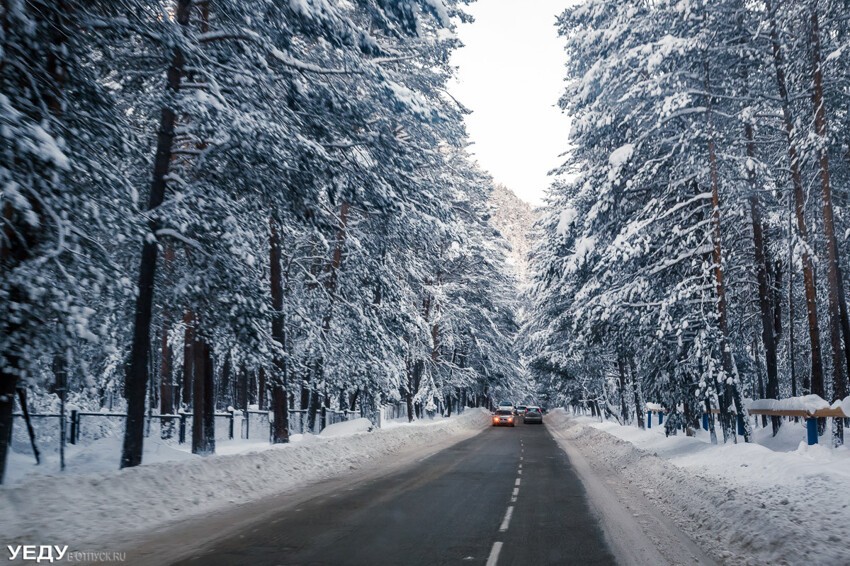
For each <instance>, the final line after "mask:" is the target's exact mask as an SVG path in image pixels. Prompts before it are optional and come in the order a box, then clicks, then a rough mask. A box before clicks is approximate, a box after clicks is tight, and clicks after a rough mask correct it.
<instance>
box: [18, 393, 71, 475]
mask: <svg viewBox="0 0 850 566" xmlns="http://www.w3.org/2000/svg"><path fill="white" fill-rule="evenodd" d="M18 403H19V404H20V405H21V413H22V414H23V415H24V422H25V423H26V425H27V434H28V435H29V437H30V446H32V454H33V456H35V463H36V465H38V464H41V452H39V451H38V446H37V445H36V443H35V429H33V427H32V420H31V419H30V411H29V407H27V390H26V388H25V387H18ZM72 440H73V439H72Z"/></svg>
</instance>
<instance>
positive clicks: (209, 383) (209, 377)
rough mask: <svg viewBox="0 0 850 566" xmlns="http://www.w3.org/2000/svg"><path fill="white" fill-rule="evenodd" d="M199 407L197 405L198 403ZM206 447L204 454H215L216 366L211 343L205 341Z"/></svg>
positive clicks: (204, 447)
mask: <svg viewBox="0 0 850 566" xmlns="http://www.w3.org/2000/svg"><path fill="white" fill-rule="evenodd" d="M196 405H197V403H196ZM203 422H204V446H203V454H204V455H211V454H215V366H214V364H213V352H212V348H211V347H210V344H209V342H207V341H206V340H204V421H203Z"/></svg>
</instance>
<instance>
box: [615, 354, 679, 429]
mask: <svg viewBox="0 0 850 566" xmlns="http://www.w3.org/2000/svg"><path fill="white" fill-rule="evenodd" d="M628 360H629V374H630V375H631V379H632V394H633V395H634V397H635V412H636V413H637V420H638V426H639V427H640V428H644V427H645V426H646V423H645V422H644V420H643V419H644V417H643V415H644V413H643V407H644V401H643V392H642V391H641V386H640V380H639V379H638V375H637V371H635V360H634V358H633V357H632V356H631V355H629V357H628ZM687 405H688V404H687V402H686V403H685V406H686V407H687Z"/></svg>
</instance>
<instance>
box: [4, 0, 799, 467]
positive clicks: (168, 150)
mask: <svg viewBox="0 0 850 566" xmlns="http://www.w3.org/2000/svg"><path fill="white" fill-rule="evenodd" d="M458 4H460V2H457V1H455V0H415V1H409V2H395V1H387V0H354V1H352V2H326V1H324V0H288V1H270V0H240V1H235V0H215V1H213V0H196V1H193V0H161V1H154V2H149V1H142V0H99V1H98V0H92V1H83V0H3V2H2V4H0V19H2V24H3V25H2V32H0V34H2V35H0V43H1V45H0V136H2V144H0V209H2V238H0V262H2V269H1V270H0V388H2V390H0V478H2V466H3V462H5V459H6V453H7V450H8V439H9V437H10V430H11V427H12V425H13V422H14V423H16V426H20V424H21V421H20V420H17V419H13V416H12V413H13V411H15V410H19V407H18V399H19V398H20V399H24V398H25V397H26V393H27V392H28V393H29V396H28V397H29V399H30V402H31V403H36V404H37V403H39V402H50V399H55V397H56V394H57V393H63V394H64V395H66V396H67V398H68V399H69V401H73V403H74V404H75V405H77V406H79V407H82V408H86V409H88V410H98V409H100V408H103V407H106V406H108V407H110V408H112V409H114V410H126V412H127V414H128V417H127V419H126V431H125V433H124V444H123V454H121V455H119V454H115V462H116V466H117V465H118V462H119V457H120V462H121V466H122V467H126V466H134V465H137V464H139V463H140V462H141V458H142V444H143V434H144V430H143V422H144V419H145V415H146V414H147V413H148V411H149V410H152V411H154V412H157V413H161V414H174V413H176V412H177V411H179V410H185V411H188V412H192V413H193V419H194V424H195V426H194V428H193V435H192V436H193V438H192V441H193V451H194V452H196V453H201V454H204V453H210V452H212V451H214V438H213V435H212V434H211V432H210V429H209V424H210V423H211V422H212V414H213V412H214V411H215V410H217V409H221V408H224V407H227V406H228V405H230V406H233V407H236V408H240V409H242V408H247V407H248V406H249V405H257V406H258V407H259V409H268V410H270V411H272V412H273V414H274V420H273V422H274V427H273V428H274V434H273V437H274V441H275V442H286V441H287V435H288V432H287V430H288V429H287V408H296V409H305V410H308V411H309V419H310V422H311V423H312V422H313V421H314V420H315V418H316V414H317V412H318V411H320V410H321V408H322V407H328V408H331V407H332V408H335V409H347V408H353V407H360V406H363V405H364V404H365V405H366V406H375V405H377V404H379V403H383V402H406V404H407V406H408V409H409V414H410V416H411V418H412V416H413V415H414V414H422V413H423V412H424V411H429V412H433V411H436V410H438V408H439V409H443V410H445V411H451V410H452V408H453V407H454V408H455V409H456V408H457V407H459V406H464V405H467V404H475V403H485V402H486V399H487V396H488V395H491V396H492V395H496V394H498V392H501V391H506V390H507V388H508V387H510V385H511V383H512V382H513V380H515V379H516V377H517V375H518V374H519V373H520V372H521V367H520V365H519V361H518V355H517V353H516V348H517V346H516V337H515V335H516V332H517V330H518V323H517V320H516V306H517V304H516V303H517V301H518V298H517V293H516V287H515V281H514V279H513V276H512V275H511V273H510V271H509V269H508V268H507V267H506V263H505V255H506V253H507V245H506V243H505V241H504V240H503V239H502V238H501V237H500V235H499V234H498V232H496V231H495V230H494V229H493V227H492V226H491V225H490V224H489V222H488V218H489V208H488V206H489V205H488V196H489V194H490V191H491V190H492V181H491V180H490V179H489V177H487V176H486V175H485V174H484V173H482V172H481V171H480V170H478V169H477V168H476V167H475V166H474V165H473V164H471V162H470V160H469V159H468V157H467V155H466V153H465V149H464V148H465V146H466V144H467V142H466V137H465V132H464V128H463V122H462V117H463V113H464V112H465V109H464V108H463V107H462V106H461V105H460V104H459V103H458V102H457V101H456V100H454V99H453V98H452V97H451V96H450V95H449V94H448V93H447V92H446V83H447V81H448V80H449V78H450V77H451V74H452V69H451V68H450V66H449V64H448V57H449V54H450V52H451V51H452V49H454V48H456V47H457V44H458V41H457V39H456V37H455V35H454V32H453V30H454V28H455V26H456V25H457V23H458V22H459V21H462V20H464V18H465V16H464V14H463V13H462V12H461V11H460V8H459V6H458ZM795 103H796V102H795ZM45 399H47V401H44V400H45ZM166 433H167V427H163V434H166Z"/></svg>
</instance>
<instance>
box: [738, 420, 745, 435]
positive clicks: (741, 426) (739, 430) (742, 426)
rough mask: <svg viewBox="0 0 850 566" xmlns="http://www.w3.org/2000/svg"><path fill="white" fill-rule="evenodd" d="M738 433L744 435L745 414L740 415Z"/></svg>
mask: <svg viewBox="0 0 850 566" xmlns="http://www.w3.org/2000/svg"><path fill="white" fill-rule="evenodd" d="M738 434H740V435H741V436H743V435H744V415H738Z"/></svg>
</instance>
